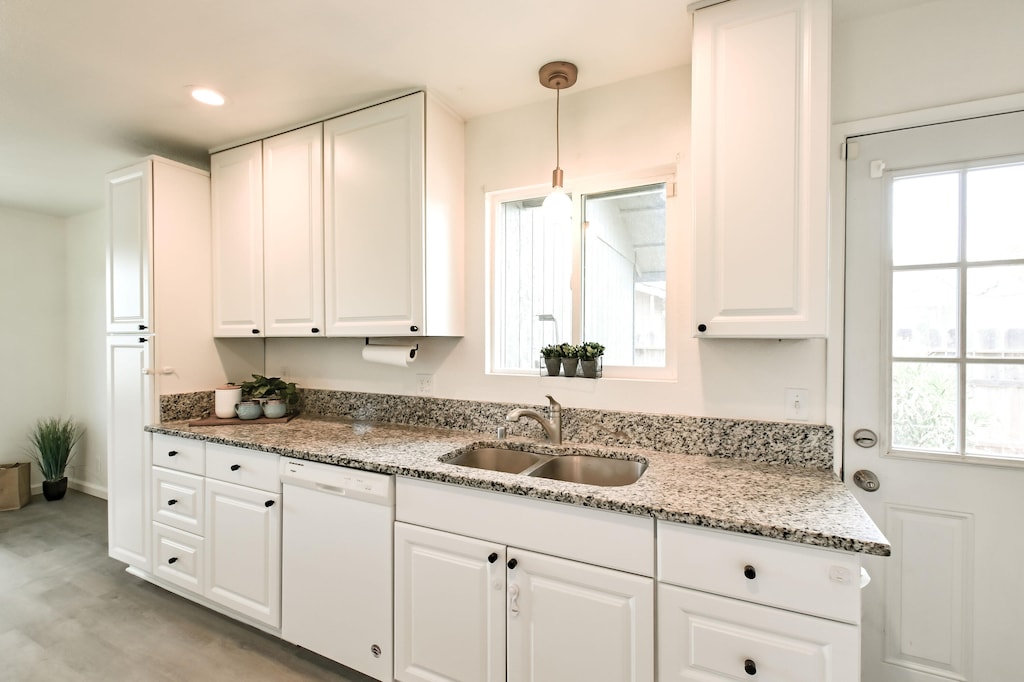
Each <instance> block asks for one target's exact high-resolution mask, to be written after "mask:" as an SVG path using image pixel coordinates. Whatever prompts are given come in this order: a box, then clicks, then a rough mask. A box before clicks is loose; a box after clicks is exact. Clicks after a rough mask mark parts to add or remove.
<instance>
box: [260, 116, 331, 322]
mask: <svg viewBox="0 0 1024 682" xmlns="http://www.w3.org/2000/svg"><path fill="white" fill-rule="evenodd" d="M322 150H323V124H322V123H317V124H315V125H311V126H307V127H305V128H300V129H299V130H293V131H291V132H288V133H284V134H283V135H277V136H275V137H270V138H267V139H266V140H264V141H263V276H264V282H263V284H264V318H265V319H264V324H265V326H266V330H265V331H266V335H267V336H322V335H323V333H324V212H323V211H324V209H323V194H322V193H323V153H322ZM314 329H315V330H316V331H313V330H314Z"/></svg>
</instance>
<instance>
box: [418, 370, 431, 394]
mask: <svg viewBox="0 0 1024 682" xmlns="http://www.w3.org/2000/svg"><path fill="white" fill-rule="evenodd" d="M416 378H417V379H418V380H419V383H420V395H433V393H434V375H433V374H417V375H416Z"/></svg>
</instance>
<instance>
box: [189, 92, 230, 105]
mask: <svg viewBox="0 0 1024 682" xmlns="http://www.w3.org/2000/svg"><path fill="white" fill-rule="evenodd" d="M192 99H194V100H196V101H197V102H202V103H203V104H209V105H210V106H213V107H219V106H220V105H222V104H224V95H222V94H220V93H219V92H217V91H216V90H211V89H210V88H192Z"/></svg>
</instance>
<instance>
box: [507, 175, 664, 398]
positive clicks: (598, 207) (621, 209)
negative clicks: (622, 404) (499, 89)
mask: <svg viewBox="0 0 1024 682" xmlns="http://www.w3.org/2000/svg"><path fill="white" fill-rule="evenodd" d="M669 186H670V183H669V182H656V183H651V184H640V183H637V182H635V181H634V182H620V183H618V184H616V185H613V186H612V187H609V186H608V185H604V186H603V187H599V188H596V191H590V190H589V189H586V188H584V189H580V191H577V192H575V193H574V194H573V214H572V216H570V217H565V216H562V215H550V214H549V213H548V212H547V211H546V210H545V208H544V206H543V197H540V196H532V197H531V196H524V195H523V194H522V193H521V192H517V191H510V192H498V193H495V194H494V195H492V196H490V197H489V199H488V200H489V202H490V205H491V211H492V214H491V221H492V222H491V229H490V231H489V235H490V240H491V242H490V251H491V257H492V262H491V290H492V294H491V308H490V318H491V330H492V331H491V344H490V345H491V358H490V370H491V371H494V372H501V373H524V374H525V373H535V372H537V371H538V367H539V366H540V349H541V348H542V347H544V346H547V345H554V344H561V343H569V344H575V345H579V344H582V343H584V342H596V343H600V344H601V345H603V346H604V347H605V355H604V358H603V366H604V375H605V376H617V377H620V378H623V377H626V378H638V377H641V378H646V377H648V376H656V373H657V372H658V371H659V369H661V370H664V368H665V367H666V358H667V352H666V347H667V338H666V337H667V334H666V291H667V281H668V274H667V271H668V269H669V265H668V263H669V262H670V259H669V258H668V253H667V249H666V231H667V230H666V214H667V207H666V199H667V191H668V187H669ZM648 370H649V371H650V372H651V373H650V374H645V372H648Z"/></svg>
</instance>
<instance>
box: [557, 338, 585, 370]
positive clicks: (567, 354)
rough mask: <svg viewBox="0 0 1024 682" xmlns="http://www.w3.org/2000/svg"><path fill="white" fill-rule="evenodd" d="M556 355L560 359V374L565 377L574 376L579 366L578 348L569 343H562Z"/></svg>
mask: <svg viewBox="0 0 1024 682" xmlns="http://www.w3.org/2000/svg"><path fill="white" fill-rule="evenodd" d="M558 354H559V356H560V357H561V358H562V372H563V373H564V374H565V376H567V377H574V376H576V370H577V369H578V368H579V364H580V347H579V346H574V345H573V344H571V343H563V344H562V345H560V346H559V347H558Z"/></svg>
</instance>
